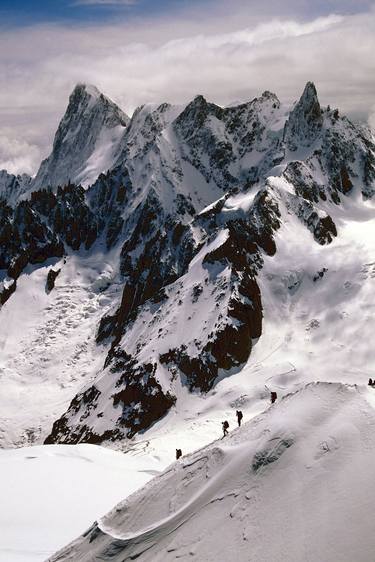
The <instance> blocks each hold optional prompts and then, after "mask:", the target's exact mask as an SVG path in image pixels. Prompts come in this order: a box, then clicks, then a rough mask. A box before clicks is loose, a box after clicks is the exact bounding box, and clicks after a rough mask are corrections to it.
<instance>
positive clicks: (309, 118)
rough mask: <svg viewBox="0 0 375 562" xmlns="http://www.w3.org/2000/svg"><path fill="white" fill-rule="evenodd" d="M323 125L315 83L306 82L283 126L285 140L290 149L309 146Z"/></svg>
mask: <svg viewBox="0 0 375 562" xmlns="http://www.w3.org/2000/svg"><path fill="white" fill-rule="evenodd" d="M322 126H323V116H322V111H321V108H320V103H319V100H318V94H317V91H316V88H315V85H314V84H313V83H312V82H308V83H307V84H306V86H305V89H304V91H303V94H302V96H301V98H300V100H299V101H298V103H296V105H295V107H294V108H293V110H292V111H291V113H290V115H289V119H288V122H287V124H286V126H285V135H284V139H285V142H286V144H287V146H288V148H290V150H293V151H295V150H297V148H299V147H304V146H310V145H311V144H312V143H313V142H314V140H315V139H316V138H317V136H318V135H319V133H320V131H321V129H322Z"/></svg>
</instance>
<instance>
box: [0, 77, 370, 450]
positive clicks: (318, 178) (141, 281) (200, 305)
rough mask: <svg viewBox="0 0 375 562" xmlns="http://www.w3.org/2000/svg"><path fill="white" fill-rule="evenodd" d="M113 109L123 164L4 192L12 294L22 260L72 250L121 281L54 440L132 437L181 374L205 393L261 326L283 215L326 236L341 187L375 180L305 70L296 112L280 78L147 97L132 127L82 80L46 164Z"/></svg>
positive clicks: (159, 412)
mask: <svg viewBox="0 0 375 562" xmlns="http://www.w3.org/2000/svg"><path fill="white" fill-rule="evenodd" d="M103 108H105V110H104V109H103ZM119 121H121V123H120V125H121V127H122V128H123V132H122V137H121V142H119V144H118V145H117V148H116V150H117V152H116V157H115V161H116V164H115V165H114V166H113V167H111V170H110V171H108V172H107V173H105V174H104V173H102V174H100V175H99V177H98V179H97V181H96V182H95V183H94V184H93V185H92V186H90V187H89V188H88V190H86V191H85V190H84V189H83V188H82V187H80V186H79V185H78V186H77V185H75V184H73V183H68V184H67V185H65V186H64V187H59V188H57V189H54V190H40V191H37V192H35V193H33V194H32V195H31V196H30V201H23V202H19V203H18V204H17V205H16V206H15V208H14V209H13V208H12V207H10V206H9V205H8V204H7V203H6V202H5V201H2V202H0V270H4V272H5V273H4V275H3V278H4V279H5V277H6V276H5V274H6V275H7V277H6V279H5V281H3V282H2V285H1V287H0V291H1V295H2V296H1V299H2V302H3V301H5V299H7V298H9V297H10V295H11V293H12V291H14V290H15V289H16V284H15V281H14V283H13V280H16V279H17V278H18V277H19V276H20V275H21V273H22V271H23V269H24V268H25V266H26V265H27V264H28V263H42V262H43V261H45V260H46V259H47V258H48V257H58V256H62V255H63V254H64V252H76V251H78V250H80V251H90V252H91V253H92V254H93V255H97V256H103V254H106V255H109V254H110V255H111V256H115V258H113V259H115V260H116V265H115V267H116V268H117V271H116V275H117V277H116V280H117V282H118V283H120V284H121V287H122V290H121V297H120V298H119V299H118V300H116V301H115V302H113V307H112V309H111V310H110V312H109V313H108V314H107V315H106V316H104V317H103V318H102V320H101V322H100V325H99V326H98V329H97V333H96V340H97V342H98V345H100V346H102V347H101V349H102V352H103V363H104V365H103V369H102V370H101V371H100V373H98V376H97V378H95V380H93V381H91V382H90V383H89V385H88V386H87V387H86V388H84V389H82V391H81V392H80V393H79V394H78V395H77V396H76V397H75V398H74V399H73V400H72V402H71V404H70V406H69V408H68V410H67V411H66V412H65V414H64V415H63V416H62V417H61V418H60V419H59V420H57V421H56V422H55V424H54V426H53V429H52V432H51V434H50V436H49V437H48V439H47V442H49V443H52V442H65V443H76V442H79V441H82V440H84V441H89V442H101V441H104V440H106V439H121V438H123V437H131V436H133V435H134V434H135V433H136V432H137V431H140V430H146V429H147V428H148V427H150V425H152V423H154V422H155V421H156V420H157V419H159V418H160V417H162V416H163V415H165V414H166V413H167V412H168V411H169V409H170V408H171V407H172V406H173V404H174V402H175V396H176V395H177V394H178V392H177V390H178V386H179V385H186V386H187V387H188V388H189V389H190V390H192V391H195V392H207V391H209V390H210V389H212V388H213V387H214V386H215V384H216V383H217V381H218V380H219V379H220V377H221V376H222V375H223V374H225V373H227V374H228V373H229V372H232V370H239V369H240V368H241V367H242V365H243V364H244V363H245V362H246V361H247V360H248V359H249V357H250V356H251V351H252V346H253V344H254V340H256V339H257V338H259V337H261V336H262V328H263V327H262V322H263V306H262V294H261V290H260V285H259V283H258V274H259V271H260V270H261V269H262V267H263V264H264V260H265V256H273V257H272V259H275V260H277V246H278V236H281V234H280V232H281V230H282V229H281V228H280V227H281V226H282V225H283V224H284V223H285V224H287V223H288V221H289V220H293V221H295V223H297V224H298V225H299V228H301V233H302V232H303V235H304V236H305V237H307V239H308V240H310V243H311V244H312V245H314V244H321V245H328V244H330V243H331V242H332V241H333V240H334V238H335V237H336V236H340V231H339V229H338V228H337V225H336V224H335V220H334V217H335V210H336V209H337V208H338V207H337V206H338V205H340V204H341V203H342V202H343V201H344V200H345V199H344V198H345V197H348V196H349V195H351V194H353V193H357V194H358V195H359V196H360V195H361V193H362V195H363V197H364V198H369V197H371V196H372V195H373V193H374V192H375V160H374V158H375V156H374V155H375V145H374V142H373V137H372V136H371V134H370V133H369V132H366V131H365V130H364V129H362V128H359V127H356V126H354V125H353V124H352V123H351V122H350V121H349V120H347V119H346V118H345V117H341V116H340V115H339V114H338V112H337V111H331V110H328V109H323V110H322V109H321V107H320V104H319V101H318V98H317V94H316V89H315V86H314V85H313V84H311V83H308V84H307V86H306V88H305V90H304V92H303V95H302V97H301V99H300V101H299V102H298V103H297V104H296V105H295V107H294V109H293V110H292V111H291V112H290V114H289V115H287V114H286V111H285V109H284V108H283V107H282V106H281V104H280V102H279V100H278V99H277V97H276V96H275V95H274V94H271V93H270V92H264V93H263V94H262V95H261V96H260V97H259V98H256V99H255V100H252V101H251V102H249V103H246V104H241V105H239V106H237V107H230V108H221V107H219V106H217V105H215V104H212V103H209V102H207V101H206V100H205V99H204V98H203V97H202V96H197V97H196V98H195V99H194V100H193V101H192V102H191V103H189V104H188V105H187V106H186V107H185V108H178V107H173V106H171V105H169V104H161V105H158V106H142V107H141V108H139V109H138V110H137V111H136V112H135V113H134V115H133V117H132V119H131V121H130V123H129V125H128V126H127V127H126V128H124V124H125V123H126V119H125V118H124V117H122V116H121V114H119V113H118V111H117V110H116V109H115V108H114V107H113V105H111V102H109V101H108V100H107V101H106V99H105V98H104V99H103V96H101V95H96V94H95V95H94V93H93V92H92V91H88V90H87V89H86V88H85V87H82V86H79V87H77V88H76V90H75V93H74V94H73V95H72V97H71V100H70V103H69V108H68V112H67V115H66V117H65V118H64V119H63V121H62V123H61V125H60V127H59V131H58V132H57V134H56V139H55V146H54V152H53V153H52V155H51V157H50V159H49V160H48V162H47V163H46V164H44V168H45V169H46V170H47V168H48V169H50V170H52V172H51V173H52V174H54V173H55V172H56V174H57V175H56V177H57V176H58V174H59V173H60V172H59V169H60V168H59V164H58V163H56V162H60V157H62V160H64V158H65V157H66V158H68V159H69V158H70V157H72V158H73V152H72V151H73V149H72V146H73V145H71V143H70V142H68V141H69V138H73V137H72V136H70V137H69V135H70V134H71V133H72V132H74V131H75V133H74V134H75V137H74V138H75V141H74V142H77V143H78V144H77V145H76V148H75V150H76V151H77V153H78V152H79V153H80V155H81V156H82V154H84V155H85V154H86V152H85V151H86V150H87V151H88V152H90V151H91V150H92V149H93V144H92V143H93V142H94V140H93V139H95V138H98V135H99V136H100V134H101V133H100V131H102V130H103V127H104V126H105V127H109V128H111V127H115V128H116V127H117V126H118V125H116V123H117V124H118V122H119ZM96 125H97V129H96ZM81 128H82V130H85V128H88V129H89V130H90V131H94V130H96V131H97V132H98V134H97V135H96V136H95V134H94V135H91V136H90V139H91V140H90V139H87V138H84V135H83V133H81ZM73 136H74V135H73ZM81 144H82V146H81ZM94 144H95V143H94ZM77 146H78V147H80V146H81V148H80V149H79V150H78V149H77ZM55 149H56V150H55ZM300 149H301V150H300ZM88 152H87V154H88ZM54 154H55V155H57V156H58V158H57V156H56V159H55V156H54ZM74 158H75V156H74ZM74 158H73V160H74ZM73 160H72V162H73ZM82 161H83V160H82V159H81V163H82ZM74 162H76V161H75V160H74ZM74 162H73V163H72V166H71V167H70V168H69V169H73V168H74V165H75V164H74ZM77 162H78V160H77ZM80 165H81V164H80ZM77 166H78V164H77ZM42 168H43V166H42ZM44 168H43V169H44ZM64 170H65V171H66V169H65V168H64ZM42 171H43V170H42ZM40 173H42V172H40ZM43 173H44V172H43ZM65 180H66V178H65ZM65 180H64V181H65ZM98 259H99V258H98ZM51 285H52V280H51ZM104 357H105V361H104Z"/></svg>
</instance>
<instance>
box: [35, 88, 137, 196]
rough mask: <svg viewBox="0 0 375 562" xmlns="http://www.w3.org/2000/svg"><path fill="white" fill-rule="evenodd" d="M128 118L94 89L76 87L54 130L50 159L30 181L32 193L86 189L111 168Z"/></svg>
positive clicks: (45, 161) (43, 163)
mask: <svg viewBox="0 0 375 562" xmlns="http://www.w3.org/2000/svg"><path fill="white" fill-rule="evenodd" d="M128 122H129V118H128V117H127V116H126V115H125V113H123V111H121V109H120V108H119V107H118V106H117V105H116V104H115V103H114V102H112V101H111V100H110V99H108V98H107V97H105V96H104V95H103V94H101V93H100V92H99V90H97V89H96V88H95V87H94V86H88V85H85V84H78V85H77V86H76V87H75V89H74V91H73V92H72V94H71V96H70V98H69V105H68V108H67V110H66V112H65V115H64V117H63V118H62V120H61V122H60V124H59V127H58V129H57V132H56V135H55V139H54V142H53V149H52V152H51V154H50V156H49V157H48V158H47V159H46V160H44V161H43V162H42V164H41V166H40V168H39V171H38V173H37V175H36V177H35V180H34V181H33V189H34V190H35V189H39V188H47V187H53V188H56V187H57V186H65V185H66V184H68V183H70V182H75V183H81V184H83V185H89V184H91V183H93V182H94V181H95V180H96V178H97V177H98V176H99V174H100V173H101V172H103V171H106V170H108V169H109V168H111V167H112V166H113V164H114V159H115V155H116V153H117V149H118V145H119V142H120V140H121V137H122V135H123V133H124V131H125V128H126V125H127V123H128Z"/></svg>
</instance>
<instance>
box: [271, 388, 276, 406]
mask: <svg viewBox="0 0 375 562" xmlns="http://www.w3.org/2000/svg"><path fill="white" fill-rule="evenodd" d="M276 400H277V392H274V391H272V392H271V404H273V403H274V402H276Z"/></svg>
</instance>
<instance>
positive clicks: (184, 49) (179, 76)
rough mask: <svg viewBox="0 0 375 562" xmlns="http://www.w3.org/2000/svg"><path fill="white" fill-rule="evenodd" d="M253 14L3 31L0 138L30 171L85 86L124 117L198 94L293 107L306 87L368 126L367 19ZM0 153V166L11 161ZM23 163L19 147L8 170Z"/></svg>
mask: <svg viewBox="0 0 375 562" xmlns="http://www.w3.org/2000/svg"><path fill="white" fill-rule="evenodd" d="M233 1H234V0H233ZM240 1H241V0H240ZM250 8H251V6H250V5H249V9H248V10H247V9H246V10H245V9H244V10H243V12H240V11H238V10H237V11H236V10H235V9H232V10H231V11H230V10H229V9H228V10H227V12H225V11H222V12H220V17H219V16H218V15H217V14H216V16H215V14H211V17H208V16H207V14H206V15H205V17H203V16H202V15H201V18H199V17H198V15H199V14H198V13H197V12H196V11H191V12H189V13H188V12H186V13H185V14H184V17H183V18H182V16H181V17H177V16H176V17H175V16H173V17H172V16H171V17H170V18H164V19H163V20H160V21H153V22H152V25H151V23H150V22H147V21H138V20H134V21H132V22H131V23H129V24H125V23H118V24H107V25H103V26H97V27H95V28H94V27H92V26H91V27H89V26H81V27H76V28H67V27H64V26H58V25H45V26H39V27H30V28H23V29H19V30H10V31H8V32H6V31H3V33H2V34H1V35H0V76H1V77H2V82H3V84H2V85H1V88H0V123H1V125H2V126H1V127H0V133H1V134H2V136H3V137H4V136H7V134H6V133H4V127H5V126H6V127H7V128H8V130H11V131H12V139H13V141H14V140H18V141H19V142H21V140H22V141H23V142H24V143H26V144H25V145H23V146H24V150H25V151H24V153H23V154H24V156H25V161H27V166H28V168H29V169H31V168H32V169H33V170H34V171H35V170H36V167H37V165H38V164H39V160H40V158H41V156H45V155H46V154H47V153H48V151H49V147H50V146H51V144H52V138H53V133H54V131H55V129H56V127H57V124H58V121H59V119H60V117H61V115H62V113H63V112H64V110H65V107H66V104H67V99H68V96H69V93H70V91H71V89H72V88H73V87H74V85H75V83H77V82H82V81H83V82H89V83H94V84H96V85H97V86H98V88H99V89H101V90H102V91H103V92H104V93H105V94H106V95H108V96H109V97H111V98H112V99H114V101H116V102H117V103H119V105H120V106H121V107H122V108H123V109H124V110H125V111H127V112H128V113H131V112H132V111H133V110H134V108H135V107H136V106H137V105H140V104H141V103H146V102H149V101H155V102H161V101H171V102H176V103H179V102H186V101H188V100H189V99H191V98H192V97H193V96H194V95H196V94H197V93H202V94H204V95H205V96H206V97H207V98H208V99H210V100H212V101H215V102H217V103H221V104H226V103H230V102H232V101H233V100H236V101H237V100H242V101H243V100H246V99H251V98H253V97H254V96H256V95H259V94H260V93H261V92H262V91H263V90H265V89H268V90H272V91H274V92H275V93H277V95H278V96H279V97H280V99H281V100H282V101H285V102H288V103H291V102H292V101H293V100H295V99H296V98H297V97H298V96H299V94H300V92H301V91H302V89H303V87H304V84H305V82H306V81H307V80H313V81H315V83H316V85H317V88H318V92H319V95H320V98H321V101H322V102H323V104H330V105H331V106H337V107H340V108H341V109H342V111H344V112H346V113H349V114H350V115H354V116H359V117H362V118H365V119H367V117H368V115H369V113H370V108H371V107H372V106H373V104H374V98H373V92H374V91H375V62H374V60H375V59H374V57H373V53H374V52H375V35H374V33H373V30H374V28H375V13H374V12H373V11H371V10H369V11H367V12H366V13H364V14H357V15H346V16H340V15H327V16H325V17H319V18H312V19H310V20H304V21H300V20H297V19H295V18H291V17H289V18H287V19H285V18H280V17H279V18H275V19H273V20H271V21H270V20H269V18H268V19H265V18H263V19H262V18H260V19H259V17H258V16H257V15H254V13H253V12H252V10H251V9H250ZM250 13H251V14H252V15H251V16H250V15H249V14H250ZM245 16H246V17H245ZM252 18H255V19H252ZM240 22H241V23H242V25H240ZM10 109H11V111H10ZM21 145H22V143H21ZM21 145H19V146H21ZM29 147H31V149H30V148H29ZM33 147H34V149H35V148H36V149H37V150H34V149H33ZM1 150H2V149H1V148H0V160H1V161H2V162H5V161H7V160H10V161H13V160H12V158H8V157H1ZM17 150H18V149H17ZM37 151H39V152H37ZM21 156H22V149H21V148H19V152H18V156H17V158H18V160H17V159H15V160H14V162H13V169H15V167H16V166H17V162H18V163H19V165H20V166H21V164H22V160H21ZM14 158H16V157H14ZM17 171H23V170H22V168H19V169H18V170H17Z"/></svg>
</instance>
